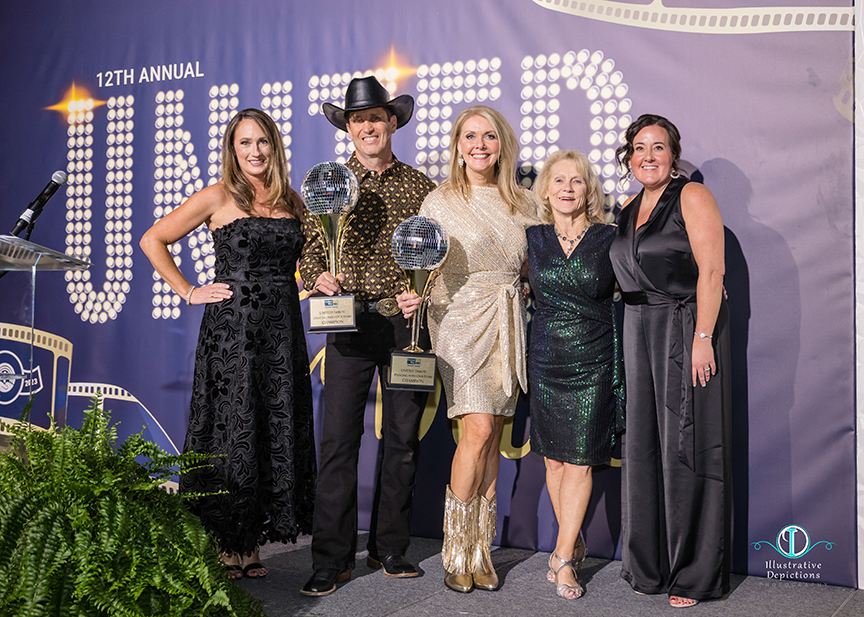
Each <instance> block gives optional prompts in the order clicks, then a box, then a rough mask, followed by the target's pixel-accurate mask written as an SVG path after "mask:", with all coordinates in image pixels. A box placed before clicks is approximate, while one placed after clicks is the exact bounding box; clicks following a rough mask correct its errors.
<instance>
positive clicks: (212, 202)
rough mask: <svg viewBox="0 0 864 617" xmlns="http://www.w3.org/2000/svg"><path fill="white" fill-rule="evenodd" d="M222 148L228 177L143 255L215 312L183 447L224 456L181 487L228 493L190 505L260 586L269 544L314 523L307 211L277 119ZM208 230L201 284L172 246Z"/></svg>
mask: <svg viewBox="0 0 864 617" xmlns="http://www.w3.org/2000/svg"><path fill="white" fill-rule="evenodd" d="M222 152H223V164H222V180H220V181H219V182H217V183H216V184H214V185H212V186H209V187H207V188H205V189H203V190H201V191H199V192H197V193H195V194H194V195H192V196H191V197H190V198H189V199H188V200H187V201H186V202H185V203H184V204H183V205H182V206H180V207H178V208H177V209H175V210H174V211H173V212H171V213H170V214H169V215H167V216H166V217H165V218H163V219H161V220H160V221H159V222H157V223H156V224H155V225H154V226H153V227H152V228H151V229H150V230H149V231H147V233H146V234H144V237H143V238H142V239H141V247H142V249H143V250H144V252H145V253H146V254H147V256H148V257H149V258H150V261H151V262H152V263H153V266H154V268H156V271H157V272H158V273H159V275H160V276H161V277H162V278H163V280H165V281H166V282H167V283H168V284H169V285H170V286H171V288H172V289H173V290H174V291H175V292H176V293H177V294H178V295H180V296H181V297H183V298H185V299H186V302H187V303H188V304H207V307H206V308H205V310H204V318H203V320H202V323H201V332H200V335H199V339H198V348H197V350H196V353H195V376H194V384H193V392H192V404H191V411H190V415H189V427H188V432H187V434H186V443H185V447H184V450H185V451H187V452H199V453H207V454H214V455H220V456H217V457H214V458H213V459H211V460H210V461H209V463H210V464H211V466H209V467H204V468H201V469H196V470H191V471H188V472H184V473H182V474H181V476H180V490H181V491H184V492H197V493H214V492H220V491H224V492H225V493H224V494H220V495H211V496H208V497H202V498H199V499H197V500H195V501H194V502H192V504H191V508H192V510H193V511H194V512H195V513H196V514H197V515H198V516H200V518H201V521H202V523H203V524H204V526H205V528H207V529H208V530H210V531H212V532H213V533H214V535H215V536H216V538H217V539H218V540H219V544H220V549H221V551H222V561H223V563H225V565H226V567H227V570H228V575H229V577H231V578H239V577H240V576H243V575H244V574H245V575H246V576H248V577H251V578H260V577H262V576H264V575H266V574H267V570H266V568H264V567H263V566H262V565H261V564H260V563H259V557H258V545H259V544H260V543H263V542H265V541H271V542H273V541H278V542H287V541H292V542H293V541H296V539H297V536H298V534H300V533H309V532H311V527H312V507H313V503H314V497H315V494H314V493H315V445H314V438H313V431H312V386H311V383H310V379H309V359H308V355H307V350H306V340H305V338H304V331H303V322H302V317H301V314H300V302H299V297H298V292H297V282H296V280H295V278H294V272H295V268H296V263H297V259H298V258H299V256H300V251H301V249H302V247H303V234H302V232H301V229H300V223H299V215H300V207H301V205H300V199H299V197H298V195H297V193H296V192H295V191H293V190H292V189H291V188H290V186H289V185H288V176H287V174H286V172H285V169H286V164H285V153H284V150H283V149H282V144H281V138H280V136H279V131H278V129H277V128H276V126H275V124H274V123H273V121H272V120H271V119H270V117H269V116H267V115H266V114H264V113H263V112H261V111H259V110H256V109H247V110H244V111H242V112H239V113H238V114H237V115H236V116H235V117H234V118H233V119H232V120H231V122H230V123H229V125H228V127H227V130H226V132H225V138H224V140H223V144H222ZM202 223H206V224H207V226H208V228H209V229H210V231H211V232H212V234H213V241H214V247H215V258H216V261H215V281H214V282H213V283H210V284H206V285H203V286H201V287H196V286H194V285H191V284H190V283H189V282H188V281H187V280H186V278H185V277H184V276H183V275H182V274H181V273H180V270H179V269H178V268H177V266H176V265H175V264H174V260H173V258H172V257H171V254H170V252H169V251H168V248H167V247H168V245H169V244H171V243H173V242H176V241H178V240H180V239H181V238H183V237H184V236H185V235H186V234H188V233H189V232H191V231H193V230H194V229H197V228H198V227H199V226H200V225H201V224H202ZM241 556H242V557H241Z"/></svg>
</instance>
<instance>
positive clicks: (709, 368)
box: [702, 366, 711, 373]
mask: <svg viewBox="0 0 864 617" xmlns="http://www.w3.org/2000/svg"><path fill="white" fill-rule="evenodd" d="M702 370H703V371H705V372H706V373H710V372H711V367H710V366H706V367H705V368H704V369H702Z"/></svg>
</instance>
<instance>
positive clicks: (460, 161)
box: [459, 154, 465, 169]
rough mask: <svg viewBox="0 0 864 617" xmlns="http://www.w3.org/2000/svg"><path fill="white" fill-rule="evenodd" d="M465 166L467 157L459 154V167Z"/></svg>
mask: <svg viewBox="0 0 864 617" xmlns="http://www.w3.org/2000/svg"><path fill="white" fill-rule="evenodd" d="M463 167H465V159H463V158H462V155H461V154H460V155H459V168H460V169H461V168H463Z"/></svg>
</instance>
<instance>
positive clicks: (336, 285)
mask: <svg viewBox="0 0 864 617" xmlns="http://www.w3.org/2000/svg"><path fill="white" fill-rule="evenodd" d="M413 111H414V99H413V98H411V96H410V95H407V94H403V95H402V96H398V97H396V98H394V99H392V100H390V95H389V93H388V92H387V90H386V88H384V86H382V85H381V84H380V83H378V80H376V79H375V78H374V77H364V78H361V79H354V80H352V81H351V83H350V84H349V85H348V89H347V90H346V93H345V108H344V109H342V108H340V107H337V106H336V105H331V104H329V103H325V104H324V115H326V116H327V119H328V120H329V121H330V123H331V124H333V125H334V126H335V127H337V128H340V129H342V130H343V131H346V132H347V133H348V134H349V135H350V136H351V140H352V142H353V143H354V153H353V154H352V155H351V158H350V159H349V160H348V162H347V163H346V165H347V166H348V168H349V169H351V171H353V172H354V174H355V175H356V176H357V179H358V180H359V182H360V198H359V200H358V202H357V205H356V207H355V210H354V212H355V216H354V220H353V221H352V223H351V225H350V227H349V228H348V230H347V232H346V236H345V243H344V246H343V249H342V256H341V259H340V269H341V272H340V273H339V274H338V275H337V276H335V277H334V276H333V275H332V274H330V273H329V272H328V271H327V268H326V261H325V256H324V249H323V247H322V244H321V242H320V241H319V239H318V232H317V230H316V228H315V225H314V224H313V222H312V220H311V218H310V217H308V216H307V217H305V219H304V222H303V233H304V235H305V236H306V244H305V245H304V248H303V254H302V256H301V258H300V274H301V276H302V277H303V281H304V282H305V285H306V287H307V289H308V288H309V287H310V286H311V287H312V293H321V294H327V295H330V296H332V295H334V294H338V293H341V292H343V291H344V292H345V293H351V294H354V296H355V301H356V302H357V304H358V305H359V306H360V314H359V315H358V317H357V327H358V330H359V331H358V332H350V333H349V332H346V333H336V334H328V335H327V347H326V357H325V367H326V369H325V371H326V372H325V375H324V423H323V430H322V436H321V453H320V460H319V464H318V491H317V497H316V500H315V520H314V523H313V531H312V567H313V568H314V573H313V574H312V577H311V578H310V579H309V580H308V581H307V583H306V585H305V586H304V587H303V589H302V590H301V592H300V593H302V594H303V595H307V596H324V595H327V594H330V593H333V592H334V591H335V590H336V583H337V582H339V583H341V582H344V581H346V580H348V578H350V576H351V569H352V568H353V567H354V554H355V553H356V549H357V546H356V545H357V461H358V456H359V450H360V437H361V435H362V434H363V417H364V414H365V410H366V401H367V400H368V398H369V389H370V386H371V385H372V379H373V377H374V373H375V370H376V369H377V370H378V374H379V375H385V374H386V368H387V366H388V365H389V363H390V352H391V351H392V350H393V349H402V348H404V347H406V346H407V345H409V344H410V338H411V334H410V331H409V329H408V328H406V326H405V323H406V322H405V320H404V319H403V317H402V314H401V312H399V309H398V307H397V306H396V302H395V296H396V295H398V294H399V293H401V292H402V291H404V285H403V283H402V280H403V276H402V273H401V270H400V269H399V266H398V265H397V264H396V262H395V260H394V259H393V256H392V254H391V252H390V241H391V239H392V237H393V231H394V230H395V228H396V226H397V225H398V224H399V223H401V222H402V221H403V220H405V219H406V218H408V217H409V216H413V215H415V214H417V211H418V209H419V208H420V204H421V203H422V202H423V199H424V198H425V197H426V195H427V194H428V193H429V192H430V191H431V190H432V189H433V188H435V185H434V183H433V182H432V181H431V180H429V178H427V177H426V176H425V175H423V174H422V173H420V172H419V171H417V170H415V169H414V168H412V167H410V166H408V165H406V164H405V163H402V162H401V161H399V160H397V159H396V157H395V156H393V151H392V149H391V143H390V139H391V137H392V135H393V133H394V132H395V131H396V130H397V129H398V128H400V127H402V126H404V125H405V124H406V123H407V122H408V120H410V119H411V114H412V113H413ZM310 283H311V285H310ZM382 391H383V392H382V397H381V398H382V418H381V443H380V445H379V447H380V449H381V451H382V452H381V455H380V463H379V469H378V478H377V486H376V487H375V497H374V501H373V504H372V520H371V523H370V528H369V541H368V549H369V557H368V558H367V560H366V562H367V564H368V565H369V566H370V567H372V568H376V569H377V568H381V567H383V568H384V574H386V575H387V576H392V577H412V576H417V575H418V572H417V570H416V568H415V567H414V566H413V565H411V564H410V563H409V562H408V561H407V560H406V559H405V551H406V550H407V549H408V543H409V541H410V535H409V529H408V527H409V522H410V516H411V497H412V493H413V491H414V478H415V475H416V469H417V467H416V460H417V452H418V450H419V447H420V439H419V436H418V431H419V427H420V418H421V416H422V413H423V408H424V406H425V404H426V397H427V395H426V394H425V393H420V392H410V391H399V390H390V389H389V388H387V387H386V386H384V385H383V384H382Z"/></svg>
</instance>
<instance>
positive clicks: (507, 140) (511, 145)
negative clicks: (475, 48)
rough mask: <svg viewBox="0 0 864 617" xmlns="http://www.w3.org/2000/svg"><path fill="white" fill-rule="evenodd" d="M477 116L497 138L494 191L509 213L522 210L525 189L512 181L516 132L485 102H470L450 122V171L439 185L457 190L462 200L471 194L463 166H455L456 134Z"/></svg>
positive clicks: (514, 178)
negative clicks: (454, 119) (485, 121)
mask: <svg viewBox="0 0 864 617" xmlns="http://www.w3.org/2000/svg"><path fill="white" fill-rule="evenodd" d="M474 116H480V117H482V118H485V119H486V120H487V121H488V122H489V124H491V125H492V130H493V131H494V132H495V136H496V137H497V138H498V144H499V149H498V161H497V162H496V163H495V182H496V184H497V185H498V193H500V195H501V198H502V199H503V200H504V201H505V202H506V203H507V205H509V206H510V213H511V214H515V213H516V212H517V211H525V210H526V208H528V207H529V204H528V203H527V200H526V199H525V193H526V191H525V190H524V189H523V188H522V187H520V186H519V184H518V183H517V182H516V163H517V162H518V156H519V142H518V141H517V140H516V133H514V132H513V128H512V127H511V126H510V123H508V122H507V120H505V119H504V116H502V115H501V114H500V113H499V112H497V111H495V110H494V109H492V108H491V107H487V106H486V105H474V106H473V107H467V108H465V109H463V110H462V112H461V113H460V114H459V116H458V117H457V118H456V122H455V123H454V124H453V132H452V133H451V135H450V171H449V173H448V174H447V180H445V181H444V182H443V183H442V184H441V185H442V187H446V188H447V189H449V190H450V191H452V192H454V193H458V194H459V195H461V196H462V197H464V198H465V199H466V200H467V199H470V197H471V184H470V183H469V182H468V174H467V172H466V171H465V167H460V166H459V136H460V135H461V134H462V127H463V126H464V125H465V122H466V121H467V120H468V119H469V118H473V117H474Z"/></svg>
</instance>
